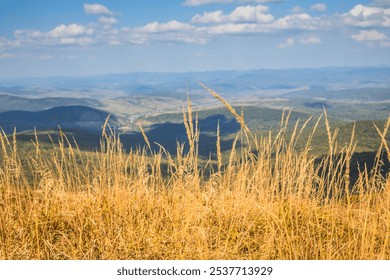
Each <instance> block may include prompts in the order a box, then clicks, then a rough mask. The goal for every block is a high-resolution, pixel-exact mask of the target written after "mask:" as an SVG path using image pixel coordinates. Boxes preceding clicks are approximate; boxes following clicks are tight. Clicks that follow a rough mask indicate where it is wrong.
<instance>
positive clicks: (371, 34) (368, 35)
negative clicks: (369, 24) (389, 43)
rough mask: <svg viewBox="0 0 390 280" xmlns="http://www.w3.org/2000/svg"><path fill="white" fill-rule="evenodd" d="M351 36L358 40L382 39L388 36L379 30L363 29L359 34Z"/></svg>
mask: <svg viewBox="0 0 390 280" xmlns="http://www.w3.org/2000/svg"><path fill="white" fill-rule="evenodd" d="M351 38H352V39H353V40H355V41H358V42H363V41H382V40H385V39H386V38H387V36H386V35H385V34H384V33H382V32H379V31H378V30H375V29H373V30H361V31H359V32H358V33H357V34H354V35H352V36H351Z"/></svg>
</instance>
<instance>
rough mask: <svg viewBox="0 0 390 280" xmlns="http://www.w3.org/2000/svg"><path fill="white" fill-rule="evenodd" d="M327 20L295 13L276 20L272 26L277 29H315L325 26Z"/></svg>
mask: <svg viewBox="0 0 390 280" xmlns="http://www.w3.org/2000/svg"><path fill="white" fill-rule="evenodd" d="M326 24H327V22H326V21H325V20H319V19H317V18H313V17H311V16H310V15H309V14H306V13H302V14H293V15H288V16H285V17H283V18H280V19H278V20H276V21H275V22H274V23H273V24H272V27H273V29H275V30H280V29H283V30H293V29H296V30H315V29H318V28H319V26H325V25H326Z"/></svg>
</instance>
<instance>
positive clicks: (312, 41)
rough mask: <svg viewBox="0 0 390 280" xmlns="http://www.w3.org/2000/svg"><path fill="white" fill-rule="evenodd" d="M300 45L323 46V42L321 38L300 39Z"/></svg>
mask: <svg viewBox="0 0 390 280" xmlns="http://www.w3.org/2000/svg"><path fill="white" fill-rule="evenodd" d="M299 43H301V44H304V45H317V44H321V43H322V42H321V39H320V38H318V37H315V36H312V37H308V38H302V39H300V40H299Z"/></svg>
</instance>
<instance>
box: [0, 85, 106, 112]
mask: <svg viewBox="0 0 390 280" xmlns="http://www.w3.org/2000/svg"><path fill="white" fill-rule="evenodd" d="M14 90H16V89H15V88H9V89H8V92H13V91H14ZM2 91H3V92H4V91H5V90H4V88H2ZM24 93H25V92H24ZM70 105H79V106H89V107H100V106H101V103H100V102H99V101H97V100H94V99H88V98H70V97H45V98H27V97H22V96H17V95H10V94H0V112H6V111H10V110H23V111H42V110H47V109H50V108H53V107H57V106H70Z"/></svg>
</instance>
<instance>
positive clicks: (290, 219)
mask: <svg viewBox="0 0 390 280" xmlns="http://www.w3.org/2000/svg"><path fill="white" fill-rule="evenodd" d="M229 108H230V107H228V109H229ZM232 113H233V112H232ZM233 115H234V116H235V117H236V118H238V119H237V120H238V121H239V123H241V125H242V126H243V129H242V130H241V132H240V133H241V136H242V139H248V140H247V141H248V142H249V141H250V142H252V141H256V143H255V147H256V148H255V150H252V149H249V148H245V146H244V148H243V149H241V150H237V149H236V147H235V146H236V143H237V139H238V138H239V135H237V137H236V138H235V141H234V144H233V147H232V150H231V153H230V154H229V155H227V158H228V159H229V160H228V162H227V163H226V164H225V165H223V163H222V155H221V152H220V147H219V145H220V144H219V141H220V140H219V132H218V141H217V143H216V145H217V151H218V152H217V157H218V158H217V162H218V170H216V171H213V172H212V173H211V175H207V176H205V174H206V169H207V168H209V166H210V165H209V164H207V165H206V167H203V168H201V167H199V163H198V154H197V146H198V142H199V131H198V124H197V118H193V116H192V113H191V106H190V103H189V105H188V108H187V113H186V112H183V117H184V121H185V128H186V130H187V135H188V138H189V139H188V142H189V146H190V149H189V151H188V152H187V153H185V152H184V148H183V145H182V144H180V143H178V147H177V154H176V155H175V156H171V155H170V154H169V153H168V152H166V151H165V150H164V148H163V147H161V151H160V152H151V151H150V152H147V150H146V149H138V150H133V151H131V152H129V153H126V152H125V151H124V150H123V147H122V145H121V143H120V141H119V137H118V136H117V135H115V133H114V132H112V131H111V132H110V133H106V131H107V130H110V129H109V125H108V124H107V123H106V124H105V125H104V127H103V134H102V141H101V151H99V152H89V153H84V152H81V151H80V150H79V149H78V148H77V146H75V145H74V144H73V145H72V143H71V141H69V140H68V139H67V138H66V136H65V135H64V134H63V133H60V138H59V141H58V144H57V145H53V148H52V149H51V150H50V154H49V155H48V154H45V153H43V152H42V150H41V148H40V145H39V141H38V139H36V141H35V147H36V151H35V153H34V155H31V156H30V158H29V160H28V162H27V164H26V163H24V164H22V162H21V160H20V158H19V155H18V150H17V140H16V137H15V134H14V136H13V137H12V139H11V140H9V138H8V137H7V136H6V135H5V134H4V133H3V134H1V135H0V145H1V153H0V166H1V169H0V259H390V244H389V232H390V176H389V174H386V176H385V177H384V176H382V175H381V173H380V166H381V160H380V159H381V157H380V153H378V157H377V162H376V166H375V167H374V168H373V169H372V170H367V169H365V168H362V171H361V173H360V175H359V180H358V181H357V182H356V184H355V185H354V186H352V188H351V189H350V188H349V185H350V182H349V176H348V175H346V174H345V172H344V171H345V170H348V168H349V167H348V165H349V164H350V158H351V155H352V153H353V148H354V141H353V139H352V140H351V143H350V144H349V146H346V147H343V148H341V149H340V148H338V147H337V143H336V142H335V140H334V139H335V132H332V130H331V128H330V126H329V123H328V122H327V120H326V118H325V121H326V129H327V131H328V145H329V154H328V155H327V156H326V157H324V158H323V159H322V160H321V161H320V162H316V158H315V157H314V156H313V155H312V153H311V152H310V151H311V150H312V149H314V148H315V147H312V146H311V139H312V136H310V137H309V138H308V139H307V145H306V148H305V149H303V150H302V151H299V152H297V151H296V150H295V149H294V147H295V144H296V143H297V139H298V138H299V137H300V135H301V132H302V130H303V129H305V126H306V124H304V125H302V126H299V124H298V123H297V125H296V126H295V131H294V133H293V137H290V138H289V140H288V141H287V140H286V138H285V137H284V133H285V131H286V127H287V122H288V118H289V117H288V115H287V116H286V118H284V119H283V120H282V122H281V129H280V132H279V133H278V134H276V135H273V134H272V133H271V132H270V133H269V135H268V136H267V137H263V138H261V139H258V140H256V137H255V136H252V135H249V136H250V137H247V136H248V134H247V133H248V131H247V127H246V126H244V125H245V123H244V120H243V118H242V116H239V115H238V114H237V113H236V114H233ZM319 121H320V120H318V122H319ZM318 122H317V124H318ZM389 124H390V118H389V119H388V121H387V125H386V127H385V128H384V130H379V129H378V132H379V133H380V136H381V138H382V143H378V146H379V148H380V149H381V150H380V152H383V151H384V152H387V156H390V155H389V150H388V144H387V143H386V142H384V141H385V140H384V139H385V134H386V132H387V129H388V126H389ZM316 127H317V126H315V129H316ZM142 131H143V130H142ZM381 131H382V132H381ZM313 133H314V132H313ZM143 135H144V137H145V141H147V143H148V139H147V135H146V134H145V133H144V132H143ZM249 138H250V139H249ZM148 146H149V147H148V148H149V150H150V143H148ZM248 146H249V143H248ZM248 146H247V147H248ZM336 150H341V152H339V153H338V154H334V152H333V151H336ZM382 150H383V151H382ZM163 174H165V175H163Z"/></svg>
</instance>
